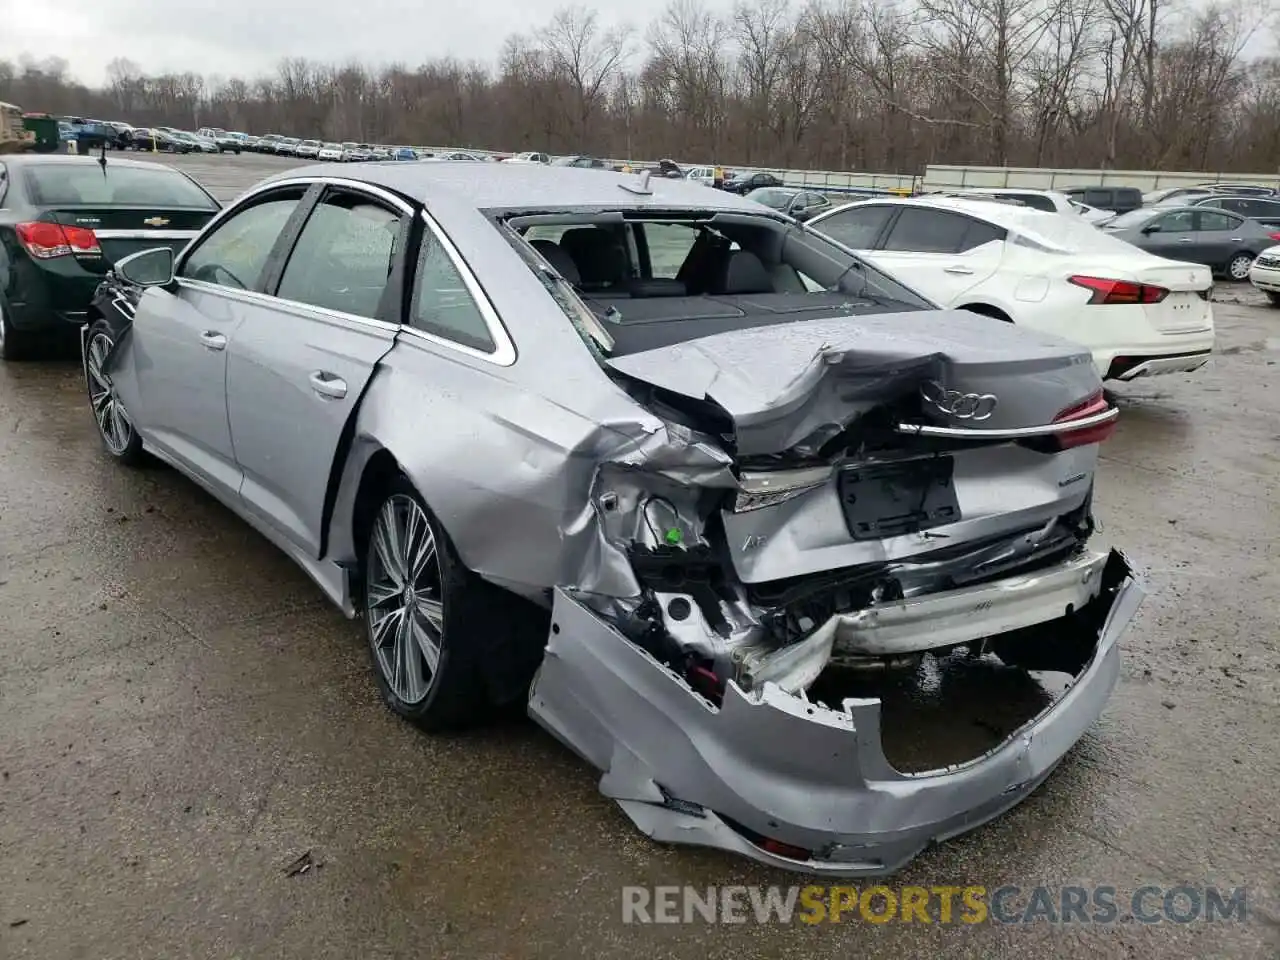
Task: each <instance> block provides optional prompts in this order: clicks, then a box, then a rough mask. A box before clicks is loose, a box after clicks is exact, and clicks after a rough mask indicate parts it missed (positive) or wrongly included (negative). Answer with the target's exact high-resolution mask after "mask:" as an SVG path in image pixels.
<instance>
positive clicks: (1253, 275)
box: [1249, 247, 1280, 307]
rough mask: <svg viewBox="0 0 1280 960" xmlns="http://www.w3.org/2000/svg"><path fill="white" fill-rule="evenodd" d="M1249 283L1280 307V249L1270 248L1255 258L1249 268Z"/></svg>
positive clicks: (1275, 305) (1273, 304)
mask: <svg viewBox="0 0 1280 960" xmlns="http://www.w3.org/2000/svg"><path fill="white" fill-rule="evenodd" d="M1249 282H1250V283H1252V284H1253V285H1254V286H1255V287H1257V288H1258V289H1259V290H1261V291H1262V292H1263V293H1265V294H1266V295H1267V297H1268V298H1269V299H1270V300H1271V305H1272V306H1273V307H1280V247H1268V248H1267V249H1266V250H1263V251H1262V252H1261V253H1260V254H1258V255H1257V256H1256V257H1254V258H1253V263H1252V264H1250V266H1249Z"/></svg>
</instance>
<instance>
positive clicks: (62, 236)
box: [15, 220, 102, 260]
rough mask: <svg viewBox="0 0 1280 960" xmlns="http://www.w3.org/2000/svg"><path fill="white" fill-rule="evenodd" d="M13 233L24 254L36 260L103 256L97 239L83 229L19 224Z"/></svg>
mask: <svg viewBox="0 0 1280 960" xmlns="http://www.w3.org/2000/svg"><path fill="white" fill-rule="evenodd" d="M15 230H16V231H17V234H18V240H19V242H20V243H21V244H22V246H23V247H24V248H25V249H26V251H27V253H29V254H31V256H33V257H35V258H36V259H37V260H53V259H55V258H57V257H70V256H77V257H100V256H102V248H101V247H100V246H98V237H97V235H96V234H95V233H94V232H93V231H92V230H89V229H87V228H85V227H67V226H63V225H62V224H60V223H48V222H47V221H44V220H35V221H32V222H29V223H20V224H18V225H17V227H15Z"/></svg>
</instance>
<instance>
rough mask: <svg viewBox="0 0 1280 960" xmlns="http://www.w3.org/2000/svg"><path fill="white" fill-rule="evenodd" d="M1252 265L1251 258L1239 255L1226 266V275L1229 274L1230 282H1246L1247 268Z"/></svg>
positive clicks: (1246, 255) (1247, 277)
mask: <svg viewBox="0 0 1280 960" xmlns="http://www.w3.org/2000/svg"><path fill="white" fill-rule="evenodd" d="M1252 264H1253V257H1251V256H1249V255H1248V254H1244V253H1242V254H1240V255H1239V256H1237V257H1234V258H1233V259H1232V261H1231V263H1229V264H1228V265H1227V273H1229V274H1231V279H1232V280H1248V279H1249V267H1250V266H1251V265H1252Z"/></svg>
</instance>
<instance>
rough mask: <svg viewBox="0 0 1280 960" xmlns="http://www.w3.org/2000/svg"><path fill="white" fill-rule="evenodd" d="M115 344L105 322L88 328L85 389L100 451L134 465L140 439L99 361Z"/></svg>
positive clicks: (139, 454)
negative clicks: (87, 393)
mask: <svg viewBox="0 0 1280 960" xmlns="http://www.w3.org/2000/svg"><path fill="white" fill-rule="evenodd" d="M115 342H116V334H115V332H114V331H113V330H112V329H111V327H110V326H109V325H108V324H107V322H106V321H105V320H98V321H96V322H95V323H94V324H93V326H91V327H90V328H89V340H88V347H87V348H86V350H85V358H84V379H85V386H86V388H87V389H88V392H89V408H90V409H91V410H92V411H93V419H94V422H95V423H97V425H98V438H99V439H100V440H101V441H102V446H103V448H104V449H105V450H106V451H107V453H108V454H110V455H111V456H112V457H113V458H115V459H116V460H119V461H120V462H121V463H123V464H127V465H129V466H134V465H136V464H139V463H141V462H142V460H143V458H144V454H143V452H142V440H141V438H140V437H139V436H138V431H137V430H135V429H134V427H133V420H132V419H131V418H130V417H129V414H128V413H127V412H126V411H125V409H124V404H122V403H121V402H120V398H119V397H118V396H117V395H116V389H115V384H114V383H113V382H112V380H111V375H110V374H109V373H107V372H105V371H103V369H102V362H103V360H104V359H105V358H106V356H107V354H108V353H109V352H110V351H111V349H112V347H114V346H115Z"/></svg>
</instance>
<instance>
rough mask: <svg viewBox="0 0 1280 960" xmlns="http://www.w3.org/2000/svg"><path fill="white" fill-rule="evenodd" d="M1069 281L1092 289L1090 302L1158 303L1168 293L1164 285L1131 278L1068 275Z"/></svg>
mask: <svg viewBox="0 0 1280 960" xmlns="http://www.w3.org/2000/svg"><path fill="white" fill-rule="evenodd" d="M1067 280H1068V281H1069V282H1070V283H1074V284H1075V285H1076V286H1077V287H1084V288H1085V289H1086V290H1092V291H1093V296H1091V297H1090V298H1089V302H1090V303H1091V304H1100V303H1106V304H1114V303H1159V302H1160V301H1161V300H1163V299H1164V298H1165V297H1167V296H1168V295H1169V291H1168V290H1166V289H1165V288H1164V287H1156V286H1152V285H1150V284H1146V283H1134V282H1133V281H1131V280H1110V279H1108V278H1106V277H1083V276H1074V277H1068V278H1067Z"/></svg>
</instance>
